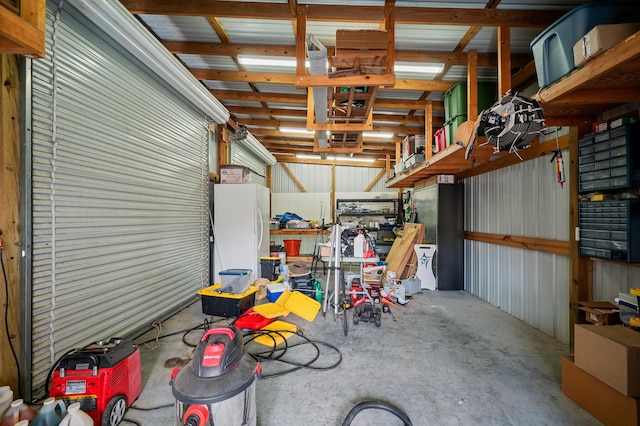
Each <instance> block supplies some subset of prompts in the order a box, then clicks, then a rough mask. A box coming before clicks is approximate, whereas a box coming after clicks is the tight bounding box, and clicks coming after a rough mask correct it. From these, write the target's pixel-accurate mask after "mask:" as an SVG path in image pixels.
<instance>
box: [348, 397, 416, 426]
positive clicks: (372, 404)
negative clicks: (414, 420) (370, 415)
mask: <svg viewBox="0 0 640 426" xmlns="http://www.w3.org/2000/svg"><path fill="white" fill-rule="evenodd" d="M370 408H375V409H377V410H385V411H388V412H390V413H391V414H393V415H395V416H396V417H398V418H399V419H400V420H402V421H403V422H404V426H412V424H411V420H409V417H407V415H406V414H405V413H403V412H402V411H401V410H400V409H399V408H397V407H394V406H393V405H391V404H388V403H386V402H382V401H363V402H361V403H359V404H357V405H356V406H355V407H353V408H352V409H351V411H349V414H347V417H346V418H345V419H344V422H342V426H349V425H350V424H351V422H352V421H353V419H354V418H355V417H356V416H357V415H358V413H360V412H361V411H363V410H367V409H370Z"/></svg>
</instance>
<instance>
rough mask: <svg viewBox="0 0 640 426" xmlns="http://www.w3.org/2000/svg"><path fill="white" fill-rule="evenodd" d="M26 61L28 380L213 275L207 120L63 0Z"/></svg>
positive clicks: (128, 329)
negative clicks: (42, 42) (42, 48)
mask: <svg viewBox="0 0 640 426" xmlns="http://www.w3.org/2000/svg"><path fill="white" fill-rule="evenodd" d="M47 9H48V10H47V41H46V44H47V53H46V57H45V58H44V59H40V60H35V61H33V62H32V91H33V102H32V106H31V108H32V114H33V141H32V143H33V148H32V149H33V156H32V163H33V169H32V182H33V194H32V215H33V216H32V217H33V219H32V220H33V226H32V228H33V242H32V244H33V246H32V271H33V274H32V287H31V289H32V301H31V308H32V315H31V318H32V324H31V332H32V336H31V341H32V350H31V360H30V361H31V365H30V367H31V370H32V373H31V374H32V375H31V379H32V382H31V389H32V391H33V392H36V390H37V389H39V387H40V386H42V385H43V384H44V382H45V378H46V375H47V373H48V370H49V368H50V367H51V366H52V364H53V362H54V360H55V359H57V358H59V357H60V356H61V355H62V354H64V353H65V352H66V351H67V350H69V349H71V348H74V347H78V346H81V345H85V344H88V343H91V342H94V341H97V340H101V339H105V338H109V337H114V336H119V337H125V336H127V335H133V333H135V332H137V331H138V330H140V329H143V328H148V327H150V326H151V325H152V323H153V322H154V321H155V320H157V319H159V318H163V317H166V316H167V315H170V314H171V313H172V312H175V311H176V310H177V309H178V308H180V307H182V306H184V305H185V304H186V303H188V302H190V301H193V300H195V299H196V297H197V290H198V289H200V288H202V287H203V286H205V285H207V283H208V239H207V226H208V225H207V223H208V222H207V221H208V219H207V198H208V191H207V187H208V146H207V145H208V127H209V119H208V118H207V117H206V116H205V114H204V113H202V112H201V111H200V110H198V109H197V108H196V107H194V106H193V105H192V104H191V103H189V102H188V101H187V100H186V99H185V98H184V97H182V96H180V95H179V94H178V93H177V92H175V91H173V89H171V88H169V87H168V86H167V85H166V84H165V83H163V82H162V81H161V80H160V79H158V78H156V76H154V75H153V74H152V73H151V72H149V71H148V69H147V68H145V67H144V66H143V65H142V64H141V63H140V62H138V61H137V60H136V59H135V58H133V57H132V56H130V55H129V54H128V53H125V52H124V50H123V49H119V48H118V46H117V45H115V43H114V42H113V41H112V40H111V39H110V38H109V36H108V35H106V34H104V33H102V32H101V31H100V30H99V29H96V28H95V26H94V25H93V24H91V23H89V22H87V21H85V20H84V19H83V18H82V16H81V15H79V14H78V13H77V11H75V10H74V9H73V8H72V7H70V6H69V5H68V4H65V5H64V10H63V11H62V13H61V14H57V6H56V5H55V4H51V3H49V2H48V4H47Z"/></svg>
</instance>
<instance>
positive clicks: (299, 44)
mask: <svg viewBox="0 0 640 426" xmlns="http://www.w3.org/2000/svg"><path fill="white" fill-rule="evenodd" d="M296 30H297V33H296V75H297V76H299V77H301V76H304V75H305V74H306V70H305V66H304V63H305V61H306V59H307V52H306V48H305V46H306V45H305V41H306V37H307V6H302V5H300V6H298V16H297V24H296Z"/></svg>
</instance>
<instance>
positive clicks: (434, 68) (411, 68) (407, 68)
mask: <svg viewBox="0 0 640 426" xmlns="http://www.w3.org/2000/svg"><path fill="white" fill-rule="evenodd" d="M443 69H444V65H403V64H394V65H393V70H394V71H396V72H417V73H423V74H440V73H441V72H442V70H443Z"/></svg>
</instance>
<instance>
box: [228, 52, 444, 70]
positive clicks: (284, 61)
mask: <svg viewBox="0 0 640 426" xmlns="http://www.w3.org/2000/svg"><path fill="white" fill-rule="evenodd" d="M238 62H240V63H241V64H242V65H260V66H265V67H285V68H295V67H296V59H295V58H285V57H279V58H273V57H269V56H245V55H240V56H238ZM305 67H307V68H308V67H309V61H305ZM443 69H444V65H441V64H438V65H434V64H429V65H426V64H423V65H418V64H416V65H406V64H395V65H394V70H395V71H399V72H415V73H423V74H439V73H441V72H442V70H443Z"/></svg>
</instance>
